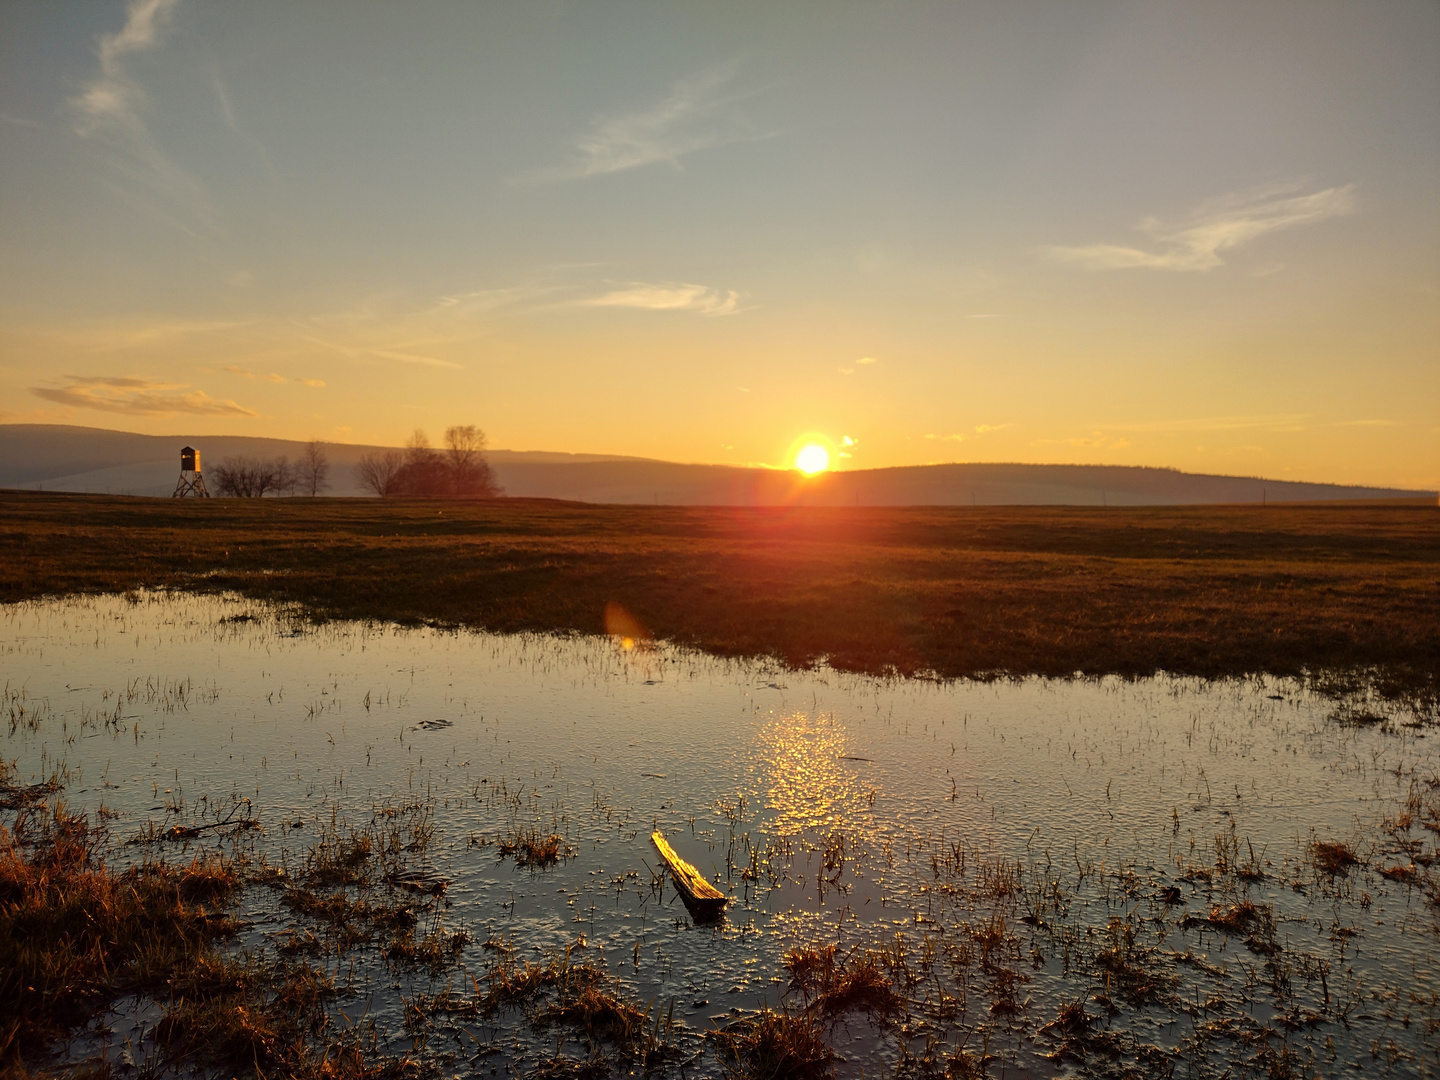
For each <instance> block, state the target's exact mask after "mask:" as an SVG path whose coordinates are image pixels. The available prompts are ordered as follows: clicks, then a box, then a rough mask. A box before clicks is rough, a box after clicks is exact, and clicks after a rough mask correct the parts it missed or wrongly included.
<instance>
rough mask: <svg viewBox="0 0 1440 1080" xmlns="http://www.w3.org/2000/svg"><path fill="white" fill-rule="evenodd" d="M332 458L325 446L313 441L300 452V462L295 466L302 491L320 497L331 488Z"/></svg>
mask: <svg viewBox="0 0 1440 1080" xmlns="http://www.w3.org/2000/svg"><path fill="white" fill-rule="evenodd" d="M329 474H330V458H329V457H328V456H327V455H326V453H325V444H324V443H323V442H321V441H320V440H319V439H311V440H310V441H309V442H307V443H306V444H305V446H304V448H303V449H302V450H301V451H300V460H299V461H298V462H297V463H296V465H295V479H296V483H297V484H298V485H299V488H300V490H301V491H303V492H304V493H305V494H307V495H311V496H314V495H319V494H320V492H322V491H324V490H325V489H326V488H328V487H329V486H330V481H329V480H328V479H327V477H328V476H329Z"/></svg>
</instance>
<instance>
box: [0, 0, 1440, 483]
mask: <svg viewBox="0 0 1440 1080" xmlns="http://www.w3.org/2000/svg"><path fill="white" fill-rule="evenodd" d="M1437 57H1440V4H1437V3H1435V2H1434V0H1417V2H1403V0H1357V2H1353V3H1327V2H1325V0H1303V2H1297V3H1274V2H1266V0H1243V2H1237V3H1226V2H1223V0H1207V2H1206V3H1204V4H1196V3H1191V2H1186V3H1174V4H1166V3H1163V2H1159V0H1148V2H1143V3H1126V2H1120V0H1115V2H1086V0H1064V2H1060V0H1055V2H1051V3H1027V2H1024V0H997V2H995V3H966V2H959V0H957V2H946V3H929V4H919V3H915V4H907V3H898V2H897V3H885V4H874V3H853V4H850V3H845V2H843V0H824V2H823V3H802V2H793V3H786V4H773V3H768V2H767V3H729V4H699V3H668V2H667V3H618V2H615V3H607V2H597V0H582V2H576V3H555V2H546V0H525V2H523V3H522V2H518V0H517V2H514V3H480V2H473V3H465V2H460V0H449V2H444V3H439V2H435V3H430V2H423V0H417V2H415V3H407V4H391V3H361V2H350V0H346V2H338V0H337V2H331V3H318V2H317V3H306V2H298V0H281V2H275V3H267V2H264V0H251V2H247V3H245V4H227V3H219V2H216V0H133V2H131V3H128V4H126V3H124V2H94V3H85V4H19V3H7V4H3V5H0V423H61V424H82V425H88V426H95V427H109V428H116V429H121V430H126V431H135V432H142V433H149V434H169V433H180V432H191V433H210V434H249V435H264V436H271V437H280V438H295V439H307V438H321V439H327V440H334V441H343V442H368V443H388V444H396V445H398V444H400V443H402V442H404V441H405V439H406V438H407V437H408V436H409V434H410V433H411V432H412V431H413V430H414V429H416V428H417V427H418V428H421V429H424V430H426V431H427V432H429V433H430V435H431V437H432V438H433V439H438V437H439V435H440V434H441V432H442V431H443V429H444V428H445V427H447V426H449V425H451V424H477V425H479V426H480V427H481V428H483V429H484V430H485V431H486V432H487V433H488V434H489V438H490V445H491V446H493V447H497V448H506V449H515V450H552V451H573V452H582V453H606V454H633V455H640V456H646V457H656V458H664V459H667V460H673V461H688V462H714V463H728V464H767V465H774V466H782V467H783V466H786V465H788V464H789V463H790V461H791V460H792V455H793V453H794V451H795V449H796V448H797V446H799V445H800V444H801V443H803V442H804V441H805V440H806V438H807V437H808V438H813V439H818V440H820V441H821V442H823V443H825V444H827V445H828V446H829V447H830V448H831V450H832V451H833V452H834V453H835V455H836V456H835V458H834V461H835V463H836V464H837V465H838V466H839V467H842V468H875V467H882V466H892V465H915V464H926V463H932V462H945V461H1018V462H1080V463H1101V464H1121V465H1156V466H1171V467H1175V468H1180V469H1185V470H1190V471H1200V472H1217V473H1228V474H1239V475H1264V476H1270V477H1275V478H1279V479H1294V480H1311V481H1333V482H1343V483H1370V484H1380V485H1396V486H1407V487H1430V488H1435V487H1437V486H1440V60H1437Z"/></svg>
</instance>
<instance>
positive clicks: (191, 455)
mask: <svg viewBox="0 0 1440 1080" xmlns="http://www.w3.org/2000/svg"><path fill="white" fill-rule="evenodd" d="M186 496H189V497H191V498H195V499H208V498H209V497H210V492H208V491H206V490H205V478H204V477H203V476H201V475H200V451H199V450H196V449H195V448H194V447H193V446H185V447H181V449H180V479H179V481H178V482H177V483H176V484H175V494H174V496H173V497H174V498H176V499H183V498H185V497H186Z"/></svg>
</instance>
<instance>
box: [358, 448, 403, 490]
mask: <svg viewBox="0 0 1440 1080" xmlns="http://www.w3.org/2000/svg"><path fill="white" fill-rule="evenodd" d="M404 467H405V455H404V454H402V453H400V451H399V450H387V451H385V452H384V453H382V454H364V455H362V456H361V458H360V460H359V461H358V462H356V464H355V478H356V479H357V480H359V481H360V483H361V485H362V486H364V487H367V488H369V489H370V490H371V491H373V492H374V493H375V494H376V495H398V494H399V491H397V490H396V483H395V479H396V477H398V476H399V475H400V470H401V469H403V468H404Z"/></svg>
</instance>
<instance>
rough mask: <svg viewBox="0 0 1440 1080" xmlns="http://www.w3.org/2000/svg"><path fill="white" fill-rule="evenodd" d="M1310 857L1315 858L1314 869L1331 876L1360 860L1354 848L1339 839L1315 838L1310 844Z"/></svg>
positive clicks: (1341, 872) (1344, 870) (1343, 871)
mask: <svg viewBox="0 0 1440 1080" xmlns="http://www.w3.org/2000/svg"><path fill="white" fill-rule="evenodd" d="M1310 857H1311V858H1312V859H1314V860H1315V869H1317V870H1319V871H1320V872H1321V873H1323V874H1329V875H1331V876H1332V877H1333V876H1334V875H1336V874H1343V873H1345V872H1346V871H1347V870H1349V869H1350V867H1352V866H1354V865H1356V864H1357V863H1358V862H1359V861H1360V859H1359V857H1358V856H1357V855H1356V854H1355V851H1354V849H1353V848H1351V847H1350V845H1349V844H1346V843H1345V842H1344V841H1341V840H1317V841H1316V842H1315V843H1314V844H1313V845H1311V848H1310Z"/></svg>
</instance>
